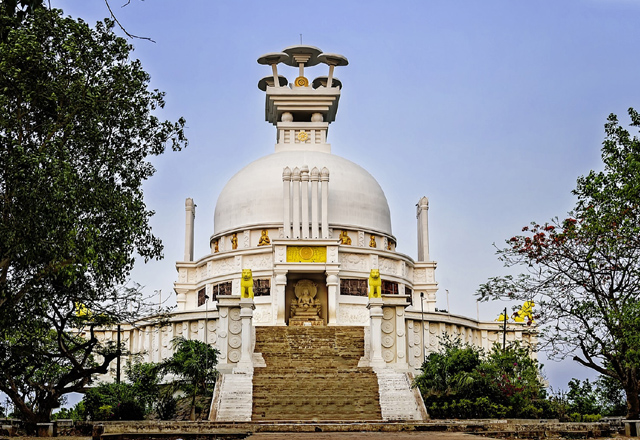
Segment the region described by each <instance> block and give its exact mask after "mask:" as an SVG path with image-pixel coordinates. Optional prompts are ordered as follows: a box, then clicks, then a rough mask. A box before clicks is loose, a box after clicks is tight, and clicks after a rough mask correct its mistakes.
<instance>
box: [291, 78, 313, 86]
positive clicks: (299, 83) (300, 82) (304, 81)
mask: <svg viewBox="0 0 640 440" xmlns="http://www.w3.org/2000/svg"><path fill="white" fill-rule="evenodd" d="M294 84H295V85H296V87H309V80H308V79H307V78H305V77H304V76H299V77H297V78H296V79H295V81H294Z"/></svg>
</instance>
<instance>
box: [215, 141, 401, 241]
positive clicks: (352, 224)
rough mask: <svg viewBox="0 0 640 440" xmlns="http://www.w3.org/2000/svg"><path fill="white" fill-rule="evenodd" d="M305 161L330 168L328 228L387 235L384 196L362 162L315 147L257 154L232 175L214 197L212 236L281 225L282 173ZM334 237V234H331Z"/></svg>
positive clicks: (282, 208) (388, 221) (387, 223)
mask: <svg viewBox="0 0 640 440" xmlns="http://www.w3.org/2000/svg"><path fill="white" fill-rule="evenodd" d="M304 165H307V166H308V167H309V169H312V168H314V167H317V168H318V169H319V170H321V169H322V168H324V167H326V168H327V169H328V170H329V191H328V192H329V209H328V218H329V227H331V228H333V227H341V228H353V229H360V230H367V231H373V232H376V233H379V234H384V235H389V236H391V235H392V234H391V216H390V213H389V205H388V203H387V198H386V197H385V195H384V192H383V191H382V188H381V187H380V185H379V184H378V182H377V181H376V180H375V179H374V178H373V176H372V175H371V174H369V172H367V171H366V170H365V169H364V168H362V167H361V166H359V165H357V164H355V163H353V162H351V161H349V160H347V159H344V158H342V157H340V156H336V155H334V154H330V153H325V152H320V151H309V150H300V151H280V152H277V153H274V154H270V155H268V156H265V157H262V158H260V159H258V160H256V161H254V162H252V163H250V164H249V165H247V166H246V167H244V168H243V169H242V170H240V171H239V172H238V173H237V174H236V175H235V176H233V177H232V178H231V179H230V180H229V182H227V184H226V186H225V187H224V189H223V190H222V192H221V193H220V196H219V197H218V202H217V204H216V209H215V214H214V235H218V234H221V233H225V232H227V231H230V230H238V229H246V228H254V227H261V226H264V227H267V226H269V225H270V226H272V227H273V226H277V225H282V224H283V221H284V214H283V212H284V196H283V194H284V192H283V182H282V172H283V170H284V168H285V167H289V168H290V169H293V168H295V167H299V168H301V167H302V166H304ZM334 235H335V234H334Z"/></svg>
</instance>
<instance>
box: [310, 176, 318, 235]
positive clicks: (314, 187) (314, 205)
mask: <svg viewBox="0 0 640 440" xmlns="http://www.w3.org/2000/svg"><path fill="white" fill-rule="evenodd" d="M319 180H320V171H318V168H316V167H313V169H312V170H311V238H318V181H319Z"/></svg>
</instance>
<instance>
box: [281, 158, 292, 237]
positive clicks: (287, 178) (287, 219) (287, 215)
mask: <svg viewBox="0 0 640 440" xmlns="http://www.w3.org/2000/svg"><path fill="white" fill-rule="evenodd" d="M282 197H283V201H284V204H283V205H284V211H283V213H282V217H283V230H284V238H289V237H291V169H289V167H285V169H284V170H283V171H282Z"/></svg>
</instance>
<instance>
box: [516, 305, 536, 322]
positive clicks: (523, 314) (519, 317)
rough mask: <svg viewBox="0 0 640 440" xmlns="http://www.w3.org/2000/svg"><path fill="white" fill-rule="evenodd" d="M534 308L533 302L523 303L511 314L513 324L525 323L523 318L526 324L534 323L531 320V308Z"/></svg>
mask: <svg viewBox="0 0 640 440" xmlns="http://www.w3.org/2000/svg"><path fill="white" fill-rule="evenodd" d="M535 306H536V305H535V303H534V302H533V301H525V303H524V304H523V305H522V308H521V309H520V310H518V311H517V312H515V313H514V314H513V320H514V321H515V322H525V318H527V324H533V323H534V322H535V321H534V320H533V308H534V307H535Z"/></svg>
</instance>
